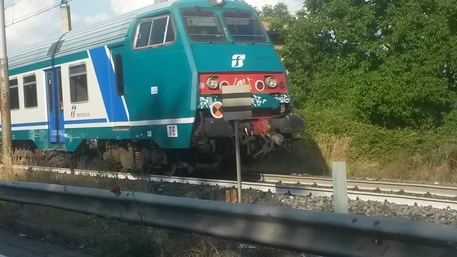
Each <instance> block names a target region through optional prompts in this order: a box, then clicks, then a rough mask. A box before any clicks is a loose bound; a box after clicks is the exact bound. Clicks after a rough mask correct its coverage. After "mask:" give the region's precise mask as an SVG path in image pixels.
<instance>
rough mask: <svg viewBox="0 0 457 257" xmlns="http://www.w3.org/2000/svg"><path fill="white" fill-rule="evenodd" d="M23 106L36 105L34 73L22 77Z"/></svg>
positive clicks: (30, 106)
mask: <svg viewBox="0 0 457 257" xmlns="http://www.w3.org/2000/svg"><path fill="white" fill-rule="evenodd" d="M24 106H25V108H32V107H37V106H38V99H37V91H36V76H35V75H31V76H26V77H24Z"/></svg>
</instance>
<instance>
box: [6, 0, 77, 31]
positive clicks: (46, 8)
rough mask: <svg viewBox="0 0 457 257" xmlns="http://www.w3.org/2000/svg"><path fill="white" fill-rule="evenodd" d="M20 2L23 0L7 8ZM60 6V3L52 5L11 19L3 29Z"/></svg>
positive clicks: (69, 0) (18, 0)
mask: <svg viewBox="0 0 457 257" xmlns="http://www.w3.org/2000/svg"><path fill="white" fill-rule="evenodd" d="M21 1H23V0H17V1H16V2H14V3H13V4H11V5H9V6H8V7H7V8H9V7H12V6H14V5H16V4H17V3H19V2H21ZM71 1H73V0H68V1H67V2H71ZM60 5H61V4H60V3H58V4H54V5H51V6H48V7H45V8H43V9H41V10H39V11H36V12H34V13H31V14H27V15H24V16H22V17H20V18H17V19H14V18H13V19H12V20H11V21H10V23H9V24H6V25H5V27H9V26H12V25H14V24H17V23H19V22H22V21H25V20H28V19H30V18H33V17H35V16H37V15H40V14H42V13H44V12H47V11H49V10H52V9H54V8H56V7H59V6H60ZM5 9H6V8H5Z"/></svg>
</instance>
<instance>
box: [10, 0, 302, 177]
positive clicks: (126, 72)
mask: <svg viewBox="0 0 457 257" xmlns="http://www.w3.org/2000/svg"><path fill="white" fill-rule="evenodd" d="M9 75H10V77H9V86H10V88H9V90H10V105H11V121H12V137H13V147H28V148H37V149H40V150H43V151H62V152H75V151H79V150H81V149H94V150H96V151H97V152H98V153H99V154H100V156H101V157H103V159H105V160H111V161H114V162H117V163H119V164H121V165H122V167H123V168H124V169H140V170H150V169H151V168H154V169H155V168H158V169H161V170H162V171H163V172H164V173H165V174H168V175H171V174H174V173H175V172H176V171H177V170H178V169H179V168H185V167H188V168H191V167H194V166H195V165H197V164H198V163H207V164H212V165H213V164H214V165H218V164H221V163H223V162H224V160H228V159H230V157H231V156H233V154H234V131H235V129H237V130H239V132H240V133H239V134H240V138H239V140H240V141H241V145H242V149H243V152H244V153H245V154H247V155H249V156H257V155H261V154H264V153H267V152H269V151H271V150H272V149H274V148H276V146H279V145H282V144H284V142H285V141H287V140H289V139H290V138H291V135H293V134H294V133H298V132H300V131H303V130H304V120H303V118H301V117H299V116H296V115H293V114H292V103H291V96H290V94H289V90H288V86H287V78H286V72H285V70H284V68H283V66H282V64H281V61H280V59H279V57H278V55H277V53H276V50H275V48H274V46H273V45H272V43H271V41H270V39H269V37H268V35H267V33H266V31H265V29H264V28H263V26H262V23H261V22H260V19H259V17H258V16H257V14H256V11H255V10H254V9H253V8H252V7H250V6H249V5H247V4H245V3H241V2H236V1H227V0H178V1H166V2H161V3H157V4H153V5H150V6H147V7H144V8H141V9H138V10H135V11H132V12H129V13H126V14H124V15H121V16H118V17H115V18H113V19H110V20H107V21H103V22H99V23H97V24H95V25H91V26H88V27H85V28H82V29H79V30H73V31H70V32H67V33H64V34H63V35H61V36H60V37H58V38H55V39H53V40H47V41H46V42H42V43H38V44H34V45H32V46H30V47H26V48H24V49H21V50H20V51H18V52H16V53H13V54H11V55H9ZM234 119H237V120H239V123H238V124H239V126H238V127H236V128H235V127H234V124H235V123H234V122H233V120H234Z"/></svg>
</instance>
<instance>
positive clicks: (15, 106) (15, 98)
mask: <svg viewBox="0 0 457 257" xmlns="http://www.w3.org/2000/svg"><path fill="white" fill-rule="evenodd" d="M10 108H11V110H19V87H18V84H17V79H12V80H10Z"/></svg>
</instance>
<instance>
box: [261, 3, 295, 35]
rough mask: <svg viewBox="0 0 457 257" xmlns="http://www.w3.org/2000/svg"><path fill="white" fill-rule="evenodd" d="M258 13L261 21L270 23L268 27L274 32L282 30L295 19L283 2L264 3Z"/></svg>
mask: <svg viewBox="0 0 457 257" xmlns="http://www.w3.org/2000/svg"><path fill="white" fill-rule="evenodd" d="M259 14H260V18H261V19H262V20H263V21H266V22H268V23H269V24H270V25H269V29H270V30H271V31H276V32H283V31H284V30H285V29H286V28H287V27H289V25H290V24H291V22H293V21H294V20H295V19H294V17H293V16H292V15H291V14H290V13H289V10H288V9H287V5H286V4H284V3H277V4H276V5H274V6H272V5H268V4H267V5H264V6H262V8H261V10H260V12H259Z"/></svg>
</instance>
